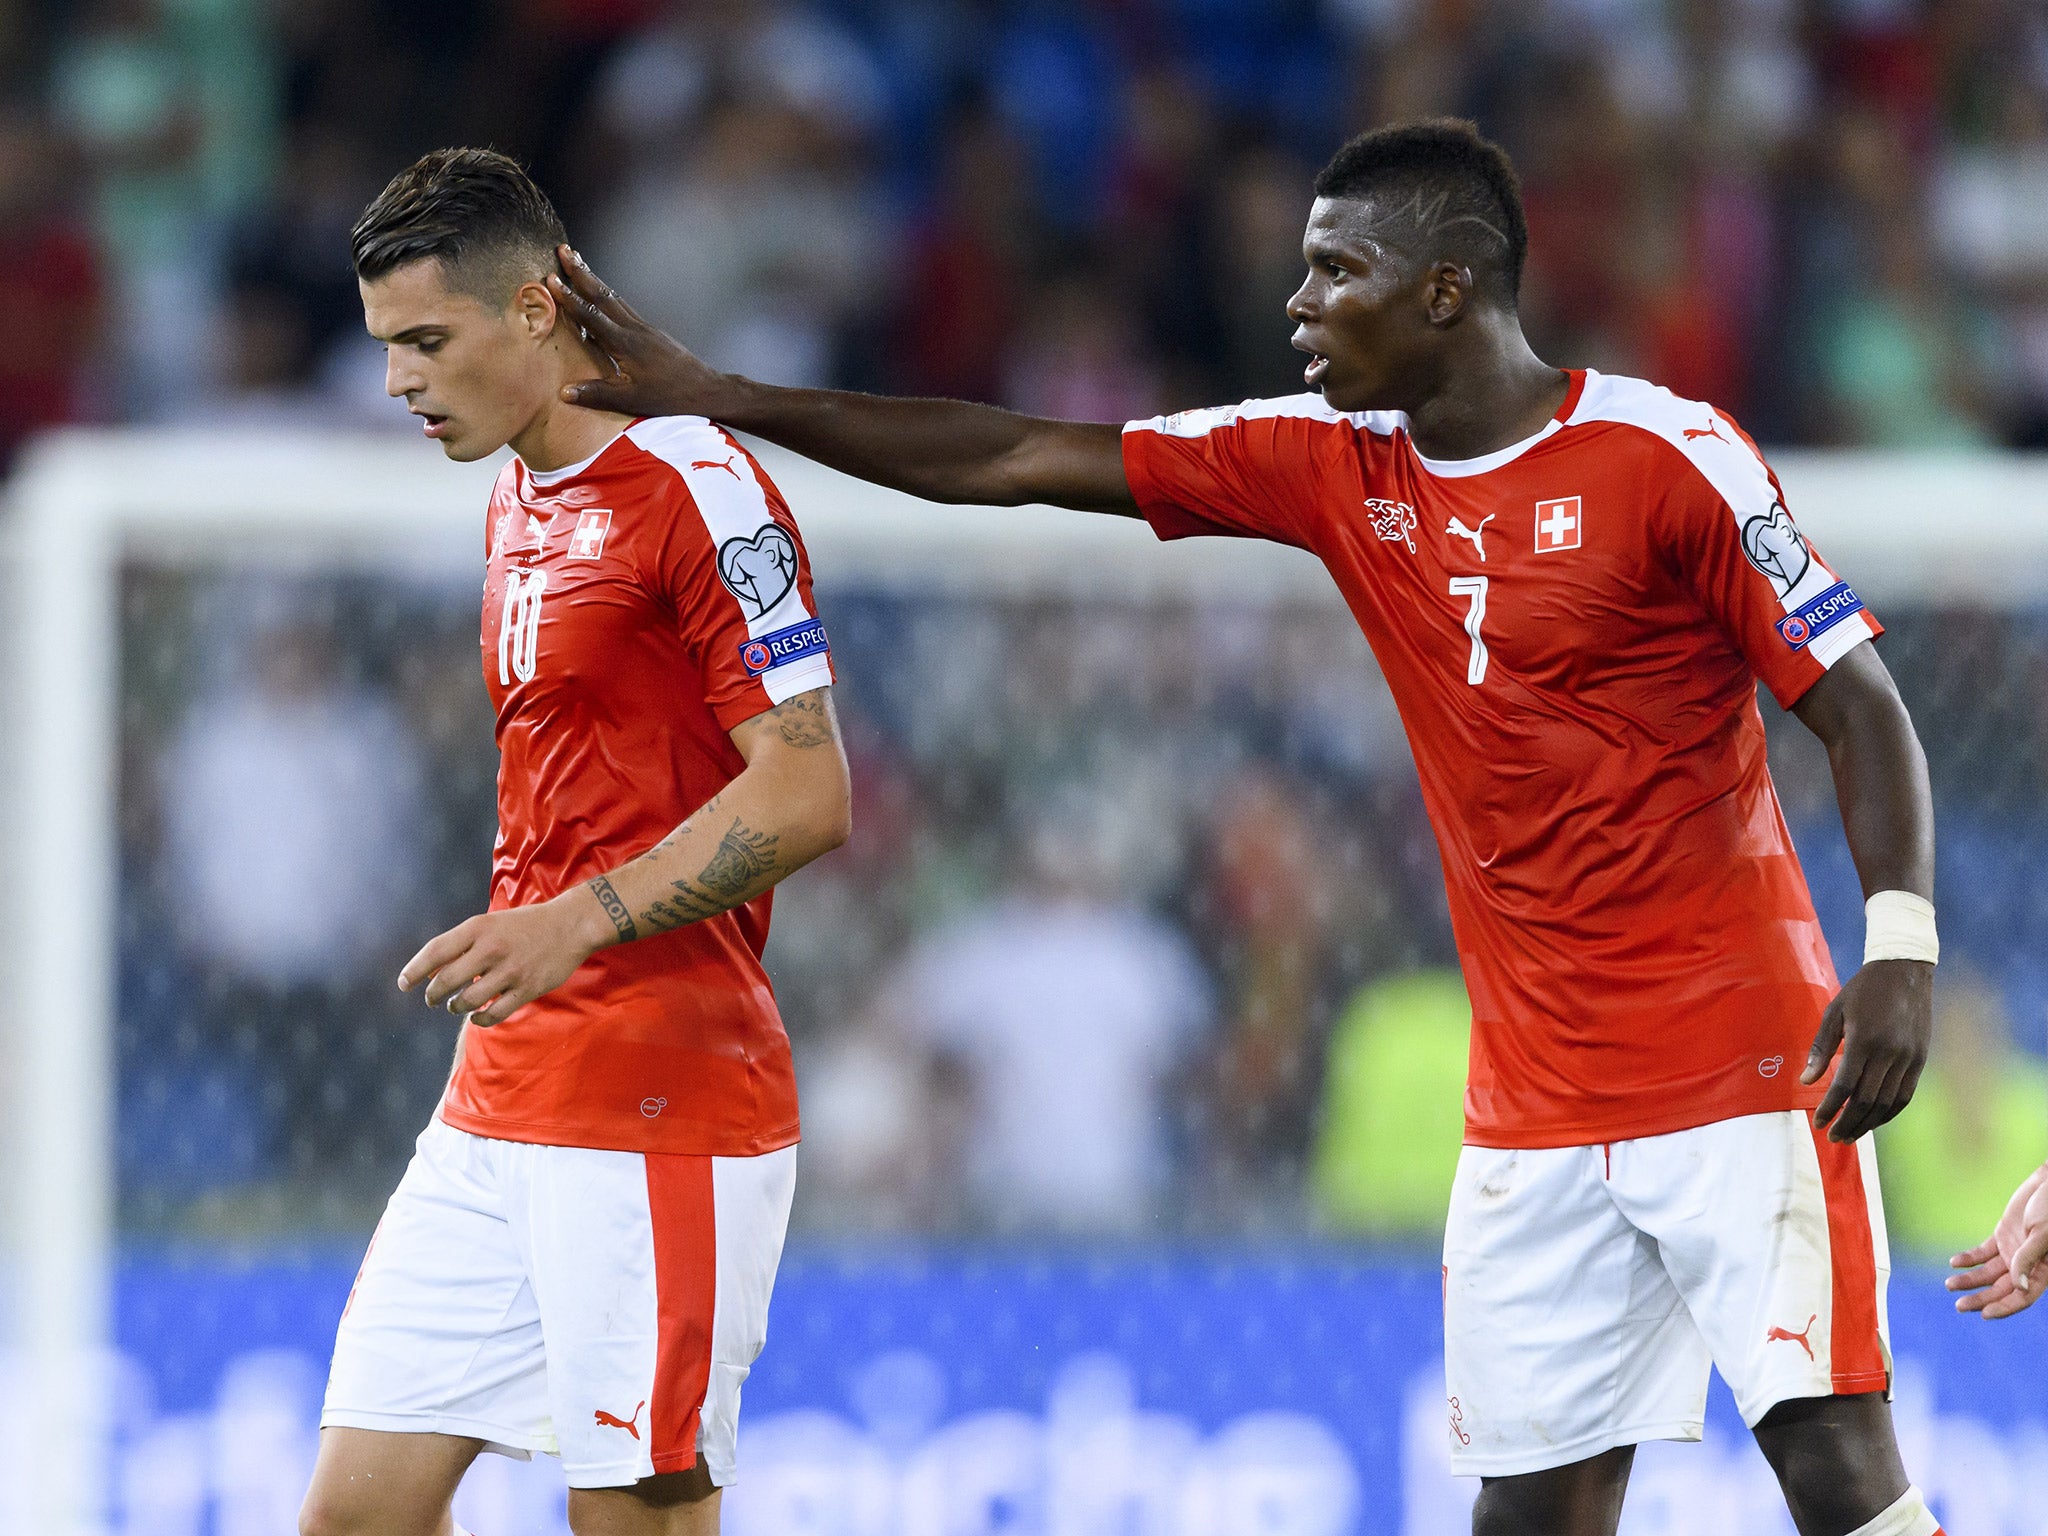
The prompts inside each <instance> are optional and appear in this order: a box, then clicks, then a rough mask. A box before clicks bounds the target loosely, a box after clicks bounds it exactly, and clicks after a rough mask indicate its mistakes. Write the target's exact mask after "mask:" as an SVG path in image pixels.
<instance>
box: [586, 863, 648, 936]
mask: <svg viewBox="0 0 2048 1536" xmlns="http://www.w3.org/2000/svg"><path fill="white" fill-rule="evenodd" d="M589 884H590V894H591V895H593V896H595V897H596V898H597V902H598V905H599V906H601V907H603V908H604V912H605V916H606V917H609V918H610V919H611V920H612V926H613V927H614V928H616V929H618V930H619V942H620V943H621V944H630V943H632V942H633V940H635V939H637V938H639V937H640V930H639V929H638V928H637V927H635V926H634V923H633V914H632V913H631V912H628V911H627V910H626V904H625V902H623V901H622V900H620V899H619V893H618V892H617V891H615V890H613V889H612V883H611V881H610V880H608V879H607V878H605V877H604V876H603V875H599V876H598V877H597V878H596V879H595V880H592V881H590V882H589Z"/></svg>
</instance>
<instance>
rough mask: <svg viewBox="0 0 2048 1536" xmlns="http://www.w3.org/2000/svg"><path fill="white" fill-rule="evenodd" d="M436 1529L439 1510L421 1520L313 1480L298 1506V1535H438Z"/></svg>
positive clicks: (438, 1525) (437, 1529) (439, 1519)
mask: <svg viewBox="0 0 2048 1536" xmlns="http://www.w3.org/2000/svg"><path fill="white" fill-rule="evenodd" d="M440 1529H441V1512H438V1511H437V1512H436V1513H435V1514H433V1515H432V1516H429V1517H427V1518H426V1519H425V1520H424V1522H422V1521H420V1520H419V1519H418V1518H417V1517H411V1518H408V1517H407V1516H405V1515H404V1514H402V1513H401V1512H399V1511H395V1510H392V1509H390V1508H387V1507H383V1506H380V1505H378V1504H376V1503H374V1502H372V1501H370V1500H367V1499H360V1498H354V1497H351V1496H350V1495H349V1493H348V1492H346V1491H342V1492H333V1491H330V1490H328V1489H325V1488H322V1487H321V1486H319V1485H318V1484H317V1483H316V1484H315V1485H314V1486H313V1488H312V1489H311V1490H310V1491H309V1492H308V1493H307V1494H306V1502H305V1503H304V1504H302V1505H300V1506H299V1536H439V1532H440Z"/></svg>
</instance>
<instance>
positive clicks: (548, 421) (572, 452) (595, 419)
mask: <svg viewBox="0 0 2048 1536" xmlns="http://www.w3.org/2000/svg"><path fill="white" fill-rule="evenodd" d="M632 419H633V418H632V417H630V416H621V415H618V414H617V413H616V412H613V411H587V410H585V409H583V408H582V407H581V406H576V405H569V404H566V403H565V402H563V401H560V400H551V401H549V402H548V403H547V404H545V405H543V406H542V407H541V409H540V411H539V413H538V414H537V415H535V416H534V418H533V420H532V421H530V422H528V423H527V424H526V426H525V427H524V428H523V429H522V430H521V431H520V432H519V434H518V436H516V437H514V438H513V439H512V451H513V452H514V453H516V454H518V455H519V457H520V460H521V461H522V462H523V463H524V464H525V465H526V467H527V468H528V469H531V470H537V471H539V472H540V473H541V474H546V473H548V471H550V470H555V469H561V468H563V467H564V466H565V465H569V464H578V463H581V462H582V461H583V460H585V459H587V458H589V457H590V456H591V455H592V454H594V453H596V452H597V451H598V450H599V449H600V448H602V447H604V445H605V444H606V443H608V442H610V441H611V440H612V439H613V438H615V437H617V436H618V435H619V434H620V433H621V432H623V431H625V430H626V427H627V426H628V425H629V424H630V423H631V422H632Z"/></svg>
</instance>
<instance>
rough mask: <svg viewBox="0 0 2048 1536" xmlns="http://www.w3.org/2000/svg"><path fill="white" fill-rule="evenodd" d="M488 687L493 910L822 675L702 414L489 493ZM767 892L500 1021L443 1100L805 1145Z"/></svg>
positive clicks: (554, 1134)
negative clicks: (494, 781) (770, 950)
mask: <svg viewBox="0 0 2048 1536" xmlns="http://www.w3.org/2000/svg"><path fill="white" fill-rule="evenodd" d="M486 526H487V529H488V553H489V563H488V567H487V573H486V576H485V584H484V600H483V634H482V643H483V668H484V681H485V684H486V685H487V687H488V688H489V690H490V696H491V703H492V705H493V706H494V708H495V709H496V711H497V742H498V752H499V768H498V840H497V847H496V849H495V852H494V856H493V868H492V880H491V906H492V908H493V909H494V910H495V909H498V908H503V907H516V906H525V905H528V904H530V903H533V902H539V901H546V900H547V899H549V898H550V897H552V896H555V895H557V894H558V893H560V892H562V891H565V890H567V889H569V888H570V887H572V886H574V885H577V884H580V883H582V882H583V881H586V880H589V879H590V878H592V877H593V876H595V875H599V874H602V873H604V872H605V871H606V870H609V869H613V868H615V867H617V866H618V865H620V864H623V863H625V862H626V861H627V860H629V859H632V858H634V857H636V856H638V855H639V854H642V853H645V852H646V851H647V850H648V849H649V848H651V847H653V846H654V845H655V844H656V843H658V842H660V841H661V840H662V839H663V838H664V837H666V836H668V834H669V833H670V832H672V831H674V830H675V828H676V826H677V825H678V824H679V823H680V822H682V821H683V820H684V819H685V818H687V817H689V816H690V815H692V814H693V813H695V812H696V811H697V810H699V809H700V808H701V807H702V806H703V805H704V804H705V802H707V801H708V800H710V799H711V798H712V797H713V796H714V795H716V794H718V792H719V791H720V790H722V789H724V788H725V786H726V785H727V784H729V783H731V782H732V780H733V779H734V778H736V777H737V776H738V775H739V773H740V771H741V769H743V768H744V767H745V766H746V764H745V760H744V759H743V758H742V757H741V756H740V753H739V749H738V748H737V747H735V746H734V745H733V743H732V739H731V737H730V735H729V734H728V733H729V732H730V731H731V730H732V729H733V728H734V727H735V726H738V725H740V724H741V723H742V722H744V721H746V720H748V719H751V718H752V717H753V716H755V715H757V714H760V713H762V712H763V711H765V710H768V709H771V708H773V707H774V706H775V705H777V704H780V703H782V702H783V701H785V700H787V699H789V698H792V697H794V696H795V695H796V694H799V693H802V692H805V691H807V690H809V689H813V688H820V687H824V686H826V685H828V684H829V683H831V681H832V662H831V655H830V651H829V649H828V648H827V645H826V641H825V632H824V629H823V627H822V626H821V625H820V624H819V623H818V620H817V609H816V607H815V606H814V604H813V602H812V598H811V578H810V569H809V565H808V559H807V557H806V555H805V553H804V547H803V541H802V539H801V538H800V537H799V535H798V533H797V528H796V523H795V521H794V519H792V518H791V516H790V514H789V508H788V507H787V506H786V505H785V504H784V503H783V500H782V497H781V495H780V493H779V492H777V490H776V489H775V487H774V485H773V484H772V483H771V482H770V481H769V479H768V477H767V475H766V473H765V472H763V470H762V469H761V467H760V466H759V465H758V464H757V463H755V461H754V459H753V457H752V456H751V455H750V454H748V453H747V451H746V450H745V449H743V448H742V447H740V445H739V444H738V443H737V442H735V441H734V440H733V439H732V438H731V437H730V436H728V435H727V434H726V433H725V432H724V431H723V430H722V429H721V428H719V427H718V426H716V425H715V424H713V423H711V422H708V421H705V420H704V419H703V418H701V417H693V416H675V417H653V418H648V419H644V420H640V421H636V422H634V423H633V424H632V425H631V426H629V427H628V428H627V429H626V430H625V431H624V432H622V433H621V434H620V435H619V436H618V437H616V438H614V439H613V440H612V441H611V442H610V443H608V444H607V445H606V446H605V447H604V448H603V449H601V450H600V451H599V452H598V453H597V454H595V455H594V456H593V457H592V458H590V459H588V460H586V461H585V462H583V463H581V464H575V465H571V466H569V467H567V468H565V469H560V470H556V471H553V472H551V473H546V474H538V473H535V472H533V471H531V470H529V469H527V467H526V466H525V465H524V464H522V463H520V462H519V461H517V460H516V459H515V460H514V461H513V462H512V463H510V464H508V465H507V466H506V467H505V470H504V472H503V473H502V474H501V475H500V476H499V477H498V483H497V486H496V487H495V489H494V490H493V491H492V494H491V507H490V516H489V519H488V522H487V524H486ZM771 899H772V898H771V894H768V893H764V894H763V895H761V896H758V897H756V898H755V899H754V900H752V901H750V902H747V903H746V904H745V905H743V906H740V907H735V908H733V909H732V910H731V911H728V912H724V913H721V914H719V915H718V916H717V917H713V918H709V919H707V920H705V921H703V922H697V923H691V924H689V925H687V926H685V927H681V928H677V929H674V930H673V931H671V932H668V933H662V934H654V935H649V936H646V937H642V938H640V939H637V940H635V941H633V942H631V943H627V944H620V945H617V946H615V947H613V948H610V949H606V950H602V951H600V952H599V953H598V954H596V955H594V956H592V957H591V959H590V960H589V961H587V962H586V963H585V964H584V965H583V966H582V967H581V968H580V969H579V970H578V971H577V972H576V974H575V975H573V976H571V977H570V978H569V980H568V981H566V982H565V983H563V984H562V986H560V987H559V988H557V989H556V990H555V991H553V992H550V993H549V994H548V995H547V996H545V997H542V998H539V999H537V1000H535V1001H534V1002H531V1003H528V1004H527V1005H526V1006H525V1007H524V1008H521V1009H520V1010H518V1012H516V1013H514V1014H513V1015H512V1016H511V1017H510V1018H509V1019H507V1020H506V1021H505V1022H504V1023H502V1024H499V1025H497V1026H496V1027H495V1028H492V1029H478V1028H475V1027H471V1028H469V1029H467V1030H466V1031H465V1032H464V1034H465V1038H464V1041H463V1051H462V1056H461V1059H460V1061H459V1062H458V1064H457V1066H456V1070H455V1075H454V1077H453V1078H452V1079H451V1081H450V1082H449V1085H448V1091H447V1094H446V1096H445V1097H444V1099H443V1101H442V1109H441V1114H442V1118H443V1119H445V1120H446V1121H447V1122H448V1123H449V1124H451V1125H454V1126H456V1127H458V1128H459V1129H462V1130H465V1131H469V1132H472V1133H474V1134H476V1135H479V1136H490V1137H496V1138H498V1139H500V1140H504V1141H525V1142H541V1143H547V1144H552V1145H558V1146H577V1147H592V1148H601V1149H609V1150H614V1151H624V1152H665V1153H687V1154H695V1155H701V1156H711V1157H750V1156H754V1155H756V1154H758V1153H763V1152H770V1151H774V1150H776V1149H778V1148H781V1147H784V1146H787V1145H789V1144H790V1143H792V1142H794V1141H795V1140H796V1139H797V1106H796V1083H795V1076H794V1072H793V1069H792V1066H791V1062H790V1051H789V1039H788V1036H787V1035H786V1034H785V1033H784V1031H783V1027H782V1021H781V1016H780V1014H779V1013H778V1012H777V1009H776V1006H775V996H774V993H773V992H772V990H771V989H770V987H769V984H768V977H767V974H766V972H765V971H764V970H763V969H762V967H761V951H762V948H763V946H764V945H765V944H766V942H767V938H768V920H769V911H770V906H771Z"/></svg>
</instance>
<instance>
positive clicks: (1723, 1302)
mask: <svg viewBox="0 0 2048 1536" xmlns="http://www.w3.org/2000/svg"><path fill="white" fill-rule="evenodd" d="M1890 1275H1891V1260H1890V1257H1889V1256H1888V1253H1887V1250H1886V1246H1885V1232H1884V1210H1883V1207H1882V1206H1881V1205H1880V1204H1879V1201H1878V1188H1877V1159H1876V1154H1875V1153H1874V1152H1873V1151H1872V1149H1871V1143H1870V1138H1869V1137H1867V1136H1866V1137H1864V1138H1863V1139H1862V1140H1861V1141H1859V1142H1857V1143H1855V1144H1854V1145H1853V1146H1840V1145H1837V1144H1836V1143H1834V1142H1830V1141H1828V1140H1826V1139H1825V1137H1823V1136H1821V1135H1820V1134H1818V1133H1816V1132H1815V1130H1814V1128H1813V1122H1812V1119H1811V1117H1810V1116H1808V1115H1805V1114H1802V1113H1800V1112H1799V1111H1796V1110H1793V1111H1787V1112H1784V1113H1779V1114H1764V1115H1745V1116H1742V1117H1741V1118H1739V1119H1735V1120H1722V1121H1718V1122H1716V1123H1715V1124H1712V1125H1703V1126H1699V1127H1698V1128H1696V1129H1693V1130H1687V1131H1676V1132H1673V1133H1672V1134H1670V1135H1668V1136H1646V1137H1643V1138H1641V1139H1640V1140H1636V1141H1617V1142H1612V1143H1608V1144H1605V1145H1601V1146H1591V1147H1558V1148H1550V1149H1545V1150H1542V1151H1504V1150H1499V1149H1496V1148H1492V1147H1467V1148H1466V1149H1465V1151H1464V1153H1463V1155H1462V1156H1461V1157H1460V1158H1459V1159H1458V1178H1457V1184H1456V1186H1455V1188H1454V1189H1453V1191H1452V1194H1451V1210H1450V1219H1449V1222H1448V1224H1447V1226H1446V1230H1445V1233H1444V1378H1445V1383H1446V1391H1447V1393H1448V1394H1449V1397H1450V1404H1449V1407H1450V1429H1451V1464H1452V1466H1453V1468H1454V1469H1455V1470H1456V1471H1458V1472H1460V1473H1463V1474H1466V1475H1468V1476H1482V1477H1509V1476H1514V1475H1517V1474H1520V1473H1525V1472H1540V1471H1543V1470H1545V1469H1546V1468H1549V1467H1561V1466H1567V1465H1569V1464H1571V1463H1572V1462H1576V1461H1583V1460H1585V1459H1586V1458H1587V1457H1589V1456H1597V1455H1599V1454H1600V1453H1601V1452H1603V1451H1607V1450H1611V1449H1613V1448H1614V1447H1616V1446H1621V1445H1634V1444H1636V1443H1637V1442H1639V1441H1643V1440H1697V1439H1699V1437H1700V1432H1701V1427H1702V1424H1703V1422H1704V1420H1705V1416H1706V1403H1707V1375H1708V1368H1709V1366H1710V1364H1711V1365H1716V1366H1719V1367H1720V1370H1721V1375H1722V1377H1723V1378H1724V1379H1725V1380H1726V1381H1727V1383H1728V1385H1729V1387H1730V1388H1731V1389H1732V1390H1733V1391H1734V1394H1735V1402H1736V1406H1737V1407H1738V1408H1740V1409H1741V1410H1742V1416H1743V1418H1744V1420H1745V1421H1747V1422H1748V1423H1749V1424H1751V1425H1755V1424H1756V1422H1757V1421H1758V1420H1759V1419H1761V1418H1762V1417H1763V1416H1764V1415H1765V1414H1766V1413H1768V1412H1769V1411H1770V1410H1771V1409H1772V1408H1773V1407H1775V1406H1776V1405H1777V1404H1779V1403H1781V1402H1785V1401H1787V1400H1788V1399H1791V1398H1797V1397H1828V1396H1837V1395H1848V1394H1852V1393H1858V1392H1878V1391H1889V1390H1890V1386H1891V1344H1890V1334H1889V1324H1888V1320H1887V1318H1886V1314H1885V1285H1886V1282H1887V1281H1888V1279H1889V1278H1890Z"/></svg>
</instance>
